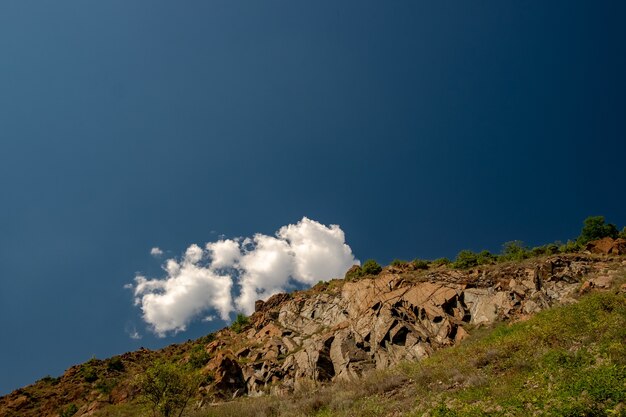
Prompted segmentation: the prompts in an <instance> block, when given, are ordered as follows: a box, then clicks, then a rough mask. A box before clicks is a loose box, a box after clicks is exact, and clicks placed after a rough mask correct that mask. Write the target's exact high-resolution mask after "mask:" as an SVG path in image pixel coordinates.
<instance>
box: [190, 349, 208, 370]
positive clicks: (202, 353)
mask: <svg viewBox="0 0 626 417" xmlns="http://www.w3.org/2000/svg"><path fill="white" fill-rule="evenodd" d="M209 359H211V355H209V353H208V352H207V351H206V349H205V348H204V346H203V345H196V346H194V347H193V349H192V351H191V354H190V355H189V361H188V362H187V363H188V364H189V366H190V367H191V369H200V368H202V367H203V366H204V365H206V363H207V362H208V361H209Z"/></svg>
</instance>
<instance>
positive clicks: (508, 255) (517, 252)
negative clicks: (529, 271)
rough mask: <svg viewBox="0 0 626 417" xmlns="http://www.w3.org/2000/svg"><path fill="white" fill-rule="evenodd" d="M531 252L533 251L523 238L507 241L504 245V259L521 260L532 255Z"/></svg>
mask: <svg viewBox="0 0 626 417" xmlns="http://www.w3.org/2000/svg"><path fill="white" fill-rule="evenodd" d="M530 254H531V253H530V252H529V250H528V248H527V247H526V246H525V245H524V242H522V241H521V240H512V241H510V242H505V243H504V245H502V255H501V258H502V260H506V261H521V260H523V259H526V258H528V257H530Z"/></svg>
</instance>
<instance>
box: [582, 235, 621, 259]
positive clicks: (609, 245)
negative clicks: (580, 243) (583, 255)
mask: <svg viewBox="0 0 626 417" xmlns="http://www.w3.org/2000/svg"><path fill="white" fill-rule="evenodd" d="M586 249H587V250H588V251H590V252H591V253H603V254H607V255H608V254H612V255H624V254H626V239H622V238H618V239H613V238H610V237H605V238H602V239H598V240H593V241H591V242H589V243H587V246H586Z"/></svg>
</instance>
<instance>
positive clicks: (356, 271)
mask: <svg viewBox="0 0 626 417" xmlns="http://www.w3.org/2000/svg"><path fill="white" fill-rule="evenodd" d="M362 276H363V269H362V268H361V267H360V266H358V265H354V266H353V267H352V268H350V269H348V271H346V275H344V277H343V278H344V279H345V280H347V281H354V280H355V279H358V278H360V277H362Z"/></svg>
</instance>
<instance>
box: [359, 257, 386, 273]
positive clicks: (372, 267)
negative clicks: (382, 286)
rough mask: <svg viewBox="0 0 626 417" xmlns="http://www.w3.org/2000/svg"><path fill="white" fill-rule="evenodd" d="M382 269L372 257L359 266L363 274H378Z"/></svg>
mask: <svg viewBox="0 0 626 417" xmlns="http://www.w3.org/2000/svg"><path fill="white" fill-rule="evenodd" d="M382 270H383V269H382V268H381V266H380V265H379V264H378V262H376V261H375V260H373V259H368V260H367V261H365V262H364V263H363V266H362V267H361V271H362V273H363V275H378V274H380V271H382Z"/></svg>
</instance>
